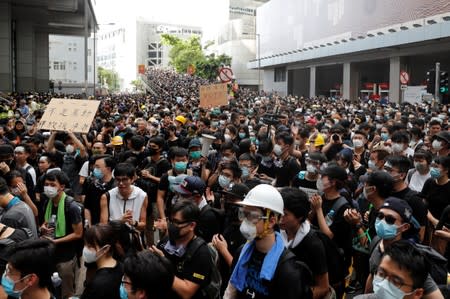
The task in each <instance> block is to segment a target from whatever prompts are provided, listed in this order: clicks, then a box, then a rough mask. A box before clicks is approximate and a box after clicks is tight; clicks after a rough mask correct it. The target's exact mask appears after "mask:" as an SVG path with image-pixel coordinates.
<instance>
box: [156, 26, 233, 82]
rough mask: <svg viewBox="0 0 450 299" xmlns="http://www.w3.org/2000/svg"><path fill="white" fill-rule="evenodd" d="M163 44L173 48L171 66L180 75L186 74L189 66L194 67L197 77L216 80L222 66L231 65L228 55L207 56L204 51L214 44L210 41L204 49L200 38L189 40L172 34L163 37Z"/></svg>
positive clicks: (193, 37) (170, 53) (170, 57)
mask: <svg viewBox="0 0 450 299" xmlns="http://www.w3.org/2000/svg"><path fill="white" fill-rule="evenodd" d="M161 39H162V43H163V44H165V45H168V46H171V47H172V49H171V50H170V52H169V59H170V64H171V65H172V66H173V67H174V68H175V70H176V71H177V72H178V73H185V72H186V71H187V69H188V67H189V65H191V64H192V65H194V66H195V69H196V75H197V76H199V77H202V78H205V79H209V80H214V79H215V78H216V77H217V72H218V70H219V68H220V67H221V66H222V65H230V64H231V57H230V56H227V55H224V54H222V55H219V56H217V57H216V56H215V55H214V54H211V55H207V56H206V55H205V53H204V52H203V50H204V49H207V48H208V47H210V46H211V45H212V44H213V43H214V42H212V41H208V42H207V43H206V46H205V48H204V49H202V45H201V43H200V37H198V36H192V37H190V38H189V39H187V40H182V39H180V38H179V37H176V36H174V35H170V34H163V35H161Z"/></svg>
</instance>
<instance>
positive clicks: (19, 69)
mask: <svg viewBox="0 0 450 299" xmlns="http://www.w3.org/2000/svg"><path fill="white" fill-rule="evenodd" d="M16 38H17V42H16V53H17V66H16V78H17V83H16V90H17V91H18V92H27V91H30V90H34V79H33V61H34V55H33V50H34V49H33V47H34V28H33V23H32V22H28V21H21V20H20V21H17V23H16Z"/></svg>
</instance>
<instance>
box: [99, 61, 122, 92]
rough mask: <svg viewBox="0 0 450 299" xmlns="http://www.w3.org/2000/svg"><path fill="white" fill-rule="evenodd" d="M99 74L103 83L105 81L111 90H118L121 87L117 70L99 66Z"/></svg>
mask: <svg viewBox="0 0 450 299" xmlns="http://www.w3.org/2000/svg"><path fill="white" fill-rule="evenodd" d="M97 76H98V81H99V82H100V84H101V85H102V84H103V83H106V84H108V88H109V90H111V91H116V90H118V89H119V88H120V86H119V74H117V72H115V71H113V70H108V69H105V68H103V67H101V66H99V67H98V69H97Z"/></svg>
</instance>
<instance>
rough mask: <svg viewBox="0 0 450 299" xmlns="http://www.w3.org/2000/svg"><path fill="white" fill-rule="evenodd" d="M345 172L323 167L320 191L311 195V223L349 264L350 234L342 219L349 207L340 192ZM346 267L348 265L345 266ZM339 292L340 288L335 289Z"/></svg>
mask: <svg viewBox="0 0 450 299" xmlns="http://www.w3.org/2000/svg"><path fill="white" fill-rule="evenodd" d="M346 180H347V172H346V171H345V170H344V169H343V168H341V167H339V166H337V165H330V166H328V167H327V168H325V169H324V170H323V171H322V173H321V177H320V179H319V180H318V181H317V190H318V191H319V192H320V193H322V196H321V195H319V194H314V195H312V196H311V198H310V200H311V209H312V212H313V213H312V217H313V219H312V223H313V224H314V225H316V226H317V227H319V229H320V230H321V231H322V232H323V233H324V234H326V235H327V236H328V237H329V238H330V239H331V240H333V242H334V243H335V244H336V245H337V247H338V248H341V249H342V250H343V251H344V255H345V265H346V266H350V263H351V253H352V236H351V234H350V233H349V232H350V231H351V226H350V224H349V223H348V222H347V221H345V219H344V212H345V210H347V209H349V208H351V205H350V203H349V202H348V200H347V199H346V198H345V197H344V196H342V195H341V194H340V190H341V189H343V188H344V187H345V182H346ZM347 268H348V267H347ZM336 292H337V293H341V291H340V290H336Z"/></svg>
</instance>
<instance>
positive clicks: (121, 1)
mask: <svg viewBox="0 0 450 299" xmlns="http://www.w3.org/2000/svg"><path fill="white" fill-rule="evenodd" d="M218 2H220V0H92V3H93V4H94V7H95V14H96V17H97V22H98V23H99V24H100V25H99V27H100V31H101V30H102V29H106V30H108V29H107V26H105V25H103V26H102V25H101V24H108V23H120V21H121V20H125V19H127V18H132V17H144V18H145V19H148V20H152V21H158V22H165V23H171V24H183V25H193V26H201V27H203V31H204V33H205V35H206V36H210V35H211V36H213V35H214V32H215V31H216V28H217V26H215V24H216V22H215V18H216V17H217V9H216V8H217V3H218ZM104 27H106V28H104Z"/></svg>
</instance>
